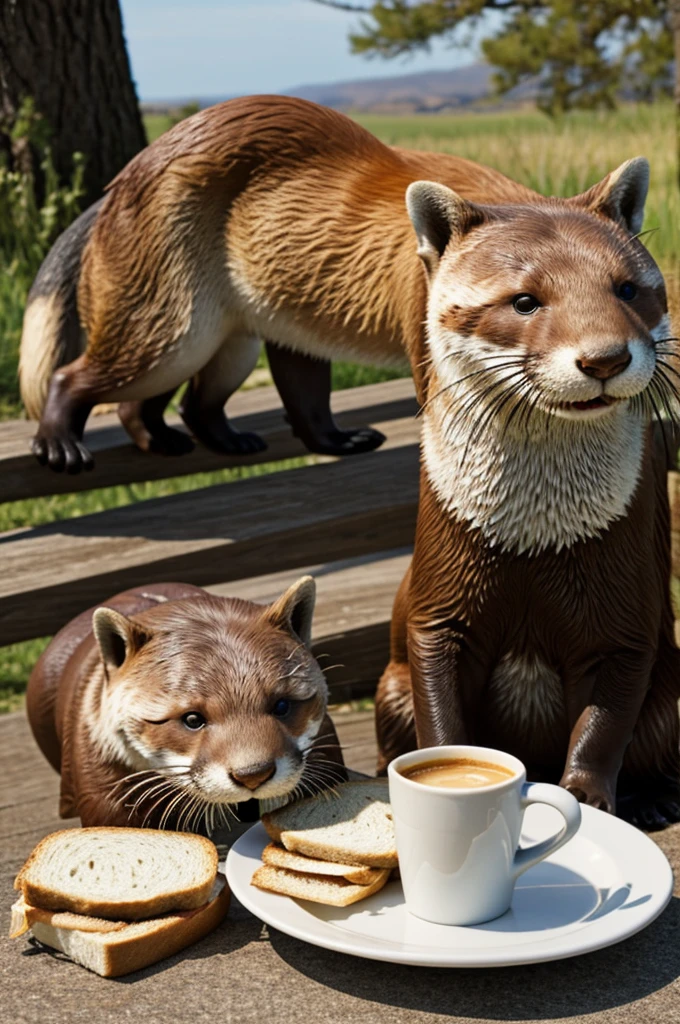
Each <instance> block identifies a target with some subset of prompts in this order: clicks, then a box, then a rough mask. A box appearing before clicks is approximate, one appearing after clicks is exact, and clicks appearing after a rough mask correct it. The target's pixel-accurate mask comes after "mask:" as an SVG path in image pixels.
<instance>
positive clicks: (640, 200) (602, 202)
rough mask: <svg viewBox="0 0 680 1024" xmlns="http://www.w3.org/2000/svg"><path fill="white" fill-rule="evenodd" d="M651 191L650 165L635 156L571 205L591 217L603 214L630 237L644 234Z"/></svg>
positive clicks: (572, 200)
mask: <svg viewBox="0 0 680 1024" xmlns="http://www.w3.org/2000/svg"><path fill="white" fill-rule="evenodd" d="M648 191H649V162H648V161H647V160H646V159H645V157H643V156H636V157H634V158H633V159H632V160H626V162H625V163H624V164H621V166H620V167H617V168H616V170H615V171H612V172H611V173H610V174H608V175H607V177H606V178H603V179H602V181H598V183H597V185H593V187H592V188H589V189H588V191H587V192H583V193H582V194H581V195H580V196H574V197H573V199H570V200H569V202H570V203H573V204H574V206H580V207H582V208H584V209H586V210H588V211H589V212H590V213H601V214H603V216H605V217H609V219H610V220H613V221H616V223H617V224H620V225H621V227H623V228H626V230H628V231H630V232H631V234H637V233H638V231H641V230H642V221H643V220H644V216H645V200H646V199H647V192H648Z"/></svg>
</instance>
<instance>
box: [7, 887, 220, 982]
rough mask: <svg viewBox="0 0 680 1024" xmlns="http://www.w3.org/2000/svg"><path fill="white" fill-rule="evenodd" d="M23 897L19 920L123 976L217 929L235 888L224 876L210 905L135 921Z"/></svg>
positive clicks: (83, 959)
mask: <svg viewBox="0 0 680 1024" xmlns="http://www.w3.org/2000/svg"><path fill="white" fill-rule="evenodd" d="M22 901H23V897H22V898H21V900H19V901H17V904H15V906H14V907H13V908H12V914H13V918H14V917H17V918H18V917H23V918H25V919H26V920H27V921H28V923H29V924H30V928H31V931H32V932H33V935H34V936H35V938H36V939H37V940H38V942H42V943H43V945H45V946H50V947H51V948H52V949H57V950H59V951H60V952H61V953H65V954H66V955H67V956H69V957H70V958H71V959H72V960H74V961H75V962H76V963H78V964H81V965H82V966H83V967H87V969H88V970H90V971H94V972H95V974H100V975H102V977H104V978H118V977H120V976H121V975H123V974H130V973H132V971H140V970H141V969H142V968H143V967H149V966H150V965H151V964H155V963H157V962H158V961H159V960H164V959H165V958H166V957H168V956H172V955H173V954H174V953H179V951H180V950H181V949H184V948H185V947H186V946H189V945H191V943H193V942H198V941H199V939H202V938H204V936H206V935H207V934H208V933H209V932H211V931H213V929H215V928H216V927H217V926H218V925H219V924H220V923H221V922H222V921H223V920H224V918H225V916H226V913H227V910H228V909H229V887H228V886H227V883H226V879H225V878H224V876H223V875H218V876H217V878H216V880H215V883H214V885H213V890H212V892H211V896H210V900H209V901H208V902H207V903H206V904H205V905H204V906H202V907H199V908H198V909H196V910H183V911H180V912H179V913H175V914H167V915H166V916H165V917H158V918H155V919H153V920H150V921H136V922H134V923H132V924H131V923H129V922H125V921H123V922H120V921H118V922H113V921H101V920H97V919H96V918H90V917H79V915H76V914H60V913H53V912H51V911H48V910H42V909H40V908H38V907H31V906H28V905H26V904H24V906H23V907H20V906H19V904H21V903H22ZM102 927H103V929H104V930H101V929H102Z"/></svg>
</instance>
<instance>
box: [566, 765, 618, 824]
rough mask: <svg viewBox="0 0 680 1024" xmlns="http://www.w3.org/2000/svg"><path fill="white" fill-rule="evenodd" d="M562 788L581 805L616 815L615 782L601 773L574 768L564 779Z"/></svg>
mask: <svg viewBox="0 0 680 1024" xmlns="http://www.w3.org/2000/svg"><path fill="white" fill-rule="evenodd" d="M560 786H563V787H564V788H565V789H566V790H568V791H569V792H570V793H572V794H573V795H574V796H575V797H576V799H577V800H578V801H579V803H582V804H588V806H589V807H596V808H597V809H598V810H600V811H607V812H608V813H609V814H614V810H615V807H616V801H615V797H614V792H615V782H613V781H612V780H611V779H609V778H608V777H607V776H606V775H602V774H600V773H599V772H594V771H587V770H586V769H583V768H572V769H570V770H569V771H568V772H567V773H566V775H564V776H563V777H562V780H561V781H560Z"/></svg>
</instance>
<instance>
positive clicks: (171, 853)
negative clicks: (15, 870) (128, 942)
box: [14, 828, 217, 921]
mask: <svg viewBox="0 0 680 1024" xmlns="http://www.w3.org/2000/svg"><path fill="white" fill-rule="evenodd" d="M216 874H217V850H216V849H215V847H214V845H213V844H212V843H211V842H210V840H208V839H204V838H203V837H202V836H196V835H192V834H189V833H183V832H160V831H155V830H152V829H135V828H81V829H76V828H74V829H64V830H63V831H61V832H54V833H52V835H49V836H47V837H46V838H45V839H43V840H42V842H40V843H38V845H37V846H36V848H35V849H34V851H33V853H32V854H31V856H30V857H29V858H28V860H27V861H26V863H25V864H24V866H23V868H22V869H21V871H20V872H19V874H18V875H17V877H16V880H15V882H14V887H15V889H20V890H21V892H22V893H23V896H24V898H25V900H26V902H27V903H28V904H30V905H31V906H34V907H40V909H41V910H54V911H71V912H72V913H75V914H93V915H95V916H96V917H103V918H107V919H113V920H115V921H142V920H146V919H148V918H151V917H158V915H159V914H165V913H167V912H168V911H178V910H194V909H196V908H197V907H202V906H203V905H204V904H205V903H207V902H208V900H209V898H210V892H211V890H212V887H213V883H214V881H215V876H216Z"/></svg>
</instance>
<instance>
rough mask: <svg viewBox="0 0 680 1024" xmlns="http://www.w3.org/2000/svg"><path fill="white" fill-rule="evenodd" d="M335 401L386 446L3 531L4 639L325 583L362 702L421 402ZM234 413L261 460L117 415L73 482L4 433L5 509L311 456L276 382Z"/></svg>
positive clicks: (101, 422)
mask: <svg viewBox="0 0 680 1024" xmlns="http://www.w3.org/2000/svg"><path fill="white" fill-rule="evenodd" d="M333 404H334V408H335V411H336V413H337V415H338V421H339V422H340V424H342V425H351V424H354V425H356V424H370V425H372V426H374V427H376V428H377V429H379V430H381V431H382V432H383V433H384V434H386V436H387V441H386V442H385V444H384V445H383V447H382V448H381V449H379V450H378V451H377V452H372V453H370V454H367V455H360V456H352V457H350V458H346V459H329V458H320V457H312V458H310V459H309V462H310V464H308V465H306V466H304V467H303V468H292V469H291V468H283V469H281V470H280V471H277V472H272V473H267V474H265V475H261V476H253V477H249V478H247V479H243V480H240V481H235V482H230V483H223V484H216V485H213V486H210V487H204V488H201V489H198V490H191V491H187V492H184V493H181V494H175V495H173V496H170V497H163V498H154V499H151V500H148V501H142V502H136V503H133V504H130V505H126V506H124V507H121V508H116V509H110V510H107V511H103V512H98V513H95V514H92V515H85V516H81V517H78V518H74V519H67V520H61V521H59V522H56V523H52V524H49V525H46V526H39V527H34V528H30V529H19V530H13V531H10V532H7V533H3V534H0V645H4V644H10V643H14V642H16V641H20V640H28V639H30V638H32V637H39V636H46V635H51V634H53V633H55V632H56V631H57V630H58V629H59V628H60V627H61V626H62V625H63V624H64V623H65V622H67V621H68V620H69V619H70V618H71V617H72V616H74V615H75V614H77V613H78V612H80V611H82V610H83V609H84V608H87V607H89V606H90V605H93V604H97V603H98V602H101V601H105V600H106V598H107V597H110V596H111V595H113V594H114V593H116V592H117V591H119V590H124V589H125V588H127V587H131V586H137V585H139V584H142V583H157V582H160V581H163V580H180V581H184V582H187V583H195V584H197V585H199V586H205V587H208V589H210V590H211V591H213V592H215V593H218V594H226V595H232V596H236V597H244V598H248V599H251V600H256V601H270V600H273V599H274V598H275V597H276V596H277V595H278V594H280V593H281V591H282V590H283V589H285V587H286V586H288V584H289V583H291V582H292V581H293V580H294V579H295V578H296V577H297V576H299V575H301V574H302V573H305V572H311V573H312V574H313V575H314V576H315V577H316V580H317V588H318V601H317V611H316V615H315V629H314V649H315V651H316V652H317V654H320V653H323V654H324V655H326V656H327V658H326V660H325V661H324V664H325V665H334V666H336V667H334V668H333V669H332V670H331V671H330V672H329V677H328V678H329V685H330V688H331V698H332V700H334V701H336V702H339V701H346V700H349V699H353V698H356V697H358V696H362V695H365V694H369V693H371V692H372V691H373V689H374V688H375V684H376V682H377V679H378V677H379V675H380V673H381V672H382V670H383V668H384V666H385V664H386V661H387V654H388V639H389V620H390V615H391V609H392V601H393V598H394V594H395V592H396V589H397V587H398V585H399V581H400V580H401V577H402V575H403V573H404V572H405V570H406V567H407V565H408V561H409V557H410V549H411V547H410V546H411V544H412V539H413V532H414V526H415V517H416V507H417V495H418V422H417V420H416V419H415V413H416V411H417V405H416V401H415V397H414V393H413V385H412V382H411V381H410V380H397V381H391V382H389V383H384V384H375V385H369V386H367V387H362V388H355V389H352V390H349V391H341V392H337V393H335V395H334V396H333ZM230 413H231V415H232V416H233V418H234V425H235V426H236V427H237V428H239V429H242V430H255V431H257V432H258V433H259V434H261V435H262V437H264V438H265V440H266V441H267V444H268V448H267V450H266V451H265V452H262V453H258V454H257V455H254V456H251V457H248V458H236V457H233V458H228V457H224V456H219V455H215V454H213V453H211V452H208V451H207V450H206V449H205V448H202V447H201V446H197V448H196V450H195V451H194V452H193V453H192V454H191V455H186V456H182V457H179V458H177V459H170V458H162V457H159V456H151V455H144V454H142V453H141V452H139V451H138V450H137V449H136V448H134V447H133V446H132V445H131V444H130V443H129V441H128V439H127V436H126V435H125V433H124V431H123V430H122V428H121V427H120V425H119V423H118V419H117V417H116V416H115V414H111V415H105V416H100V417H94V418H93V419H92V420H91V428H92V429H91V430H90V431H89V432H88V435H87V441H88V444H89V445H90V447H91V448H92V450H93V451H94V452H95V454H96V459H97V466H96V468H95V470H94V472H93V473H89V474H82V475H80V476H76V477H70V476H67V475H66V474H54V473H51V472H49V471H48V470H46V469H43V468H42V467H40V466H38V465H37V463H36V462H35V461H34V459H33V457H32V456H31V455H30V454H29V453H28V444H29V440H30V438H31V436H32V435H33V433H34V430H35V425H34V424H33V423H29V422H26V421H15V422H10V423H3V424H0V488H1V491H0V501H13V500H17V499H25V498H37V497H42V496H47V495H51V494H64V493H70V492H75V491H83V490H91V489H94V488H99V487H107V486H111V485H115V484H129V483H133V482H140V481H145V480H159V479H163V478H167V477H171V476H182V475H186V474H192V473H198V472H203V471H210V470H216V469H224V468H226V467H230V466H245V465H254V464H258V463H265V462H267V463H281V462H283V461H284V460H290V459H294V458H298V457H300V456H304V455H306V454H307V453H306V452H305V450H304V449H303V447H302V445H301V444H300V443H299V442H298V441H297V440H296V439H295V438H294V437H293V436H292V433H291V431H290V428H289V427H288V425H287V424H286V422H285V420H284V417H283V410H282V408H281V404H280V400H279V398H278V395H277V393H276V391H275V389H274V388H257V389H254V390H252V391H245V392H242V393H240V394H238V395H236V396H235V397H234V399H233V400H232V402H231V403H230ZM171 422H173V420H172V418H171ZM174 423H175V425H177V420H176V418H175V420H174ZM657 443H658V444H660V445H661V444H662V439H661V434H660V432H657ZM667 449H668V466H669V469H671V470H672V471H671V472H669V494H670V498H671V515H672V544H673V575H674V580H673V590H674V596H675V598H676V601H677V599H678V597H680V475H679V474H678V473H677V472H675V471H674V467H675V465H676V462H675V453H676V449H677V438H676V437H675V436H672V435H671V434H670V432H669V433H668V437H667ZM679 610H680V609H679V608H676V612H677V611H679Z"/></svg>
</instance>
